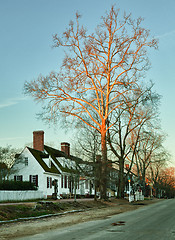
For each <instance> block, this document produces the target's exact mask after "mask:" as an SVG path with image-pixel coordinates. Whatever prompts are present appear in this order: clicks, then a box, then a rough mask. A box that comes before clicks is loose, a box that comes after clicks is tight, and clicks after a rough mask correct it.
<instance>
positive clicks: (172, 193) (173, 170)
mask: <svg viewBox="0 0 175 240" xmlns="http://www.w3.org/2000/svg"><path fill="white" fill-rule="evenodd" d="M158 181H159V187H160V189H162V190H163V191H164V195H165V196H167V197H169V198H172V197H175V167H167V168H165V169H164V170H162V171H161V173H160V175H159V180H158Z"/></svg>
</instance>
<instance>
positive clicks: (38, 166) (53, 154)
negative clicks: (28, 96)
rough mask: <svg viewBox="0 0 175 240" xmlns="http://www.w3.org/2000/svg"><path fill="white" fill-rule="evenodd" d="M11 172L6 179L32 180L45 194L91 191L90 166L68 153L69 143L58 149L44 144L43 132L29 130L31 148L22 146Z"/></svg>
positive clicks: (92, 186)
mask: <svg viewBox="0 0 175 240" xmlns="http://www.w3.org/2000/svg"><path fill="white" fill-rule="evenodd" d="M16 157H17V158H18V160H19V161H18V164H16V165H14V168H15V174H12V175H11V176H10V179H14V180H15V181H30V182H32V183H34V184H35V185H36V186H37V187H38V190H39V191H42V192H43V193H44V196H45V197H49V196H53V194H57V196H58V197H59V196H69V195H71V194H74V193H76V194H78V195H86V194H94V180H93V177H92V169H93V166H92V164H91V163H89V162H85V161H83V160H82V159H80V158H78V157H75V156H72V155H70V144H69V143H66V142H64V143H61V151H60V150H58V149H55V148H52V147H49V146H46V145H45V144H44V132H43V131H34V132H33V148H30V147H25V148H24V150H23V151H22V152H21V153H20V154H18V155H17V156H16Z"/></svg>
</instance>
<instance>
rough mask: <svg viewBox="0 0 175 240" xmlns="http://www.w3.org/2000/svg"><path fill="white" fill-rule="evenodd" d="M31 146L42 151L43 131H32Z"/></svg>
mask: <svg viewBox="0 0 175 240" xmlns="http://www.w3.org/2000/svg"><path fill="white" fill-rule="evenodd" d="M33 148H34V149H36V150H38V151H44V131H34V132H33Z"/></svg>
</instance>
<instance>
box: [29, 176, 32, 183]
mask: <svg viewBox="0 0 175 240" xmlns="http://www.w3.org/2000/svg"><path fill="white" fill-rule="evenodd" d="M29 182H30V183H31V182H32V175H30V176H29Z"/></svg>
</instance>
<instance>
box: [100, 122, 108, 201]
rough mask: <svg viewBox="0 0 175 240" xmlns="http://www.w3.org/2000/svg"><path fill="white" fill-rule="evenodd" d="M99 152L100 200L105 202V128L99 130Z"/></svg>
mask: <svg viewBox="0 0 175 240" xmlns="http://www.w3.org/2000/svg"><path fill="white" fill-rule="evenodd" d="M101 130H102V131H101V151H102V170H101V181H100V195H101V199H104V200H107V194H106V193H107V146H106V127H105V126H103V128H102V129H101Z"/></svg>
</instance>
